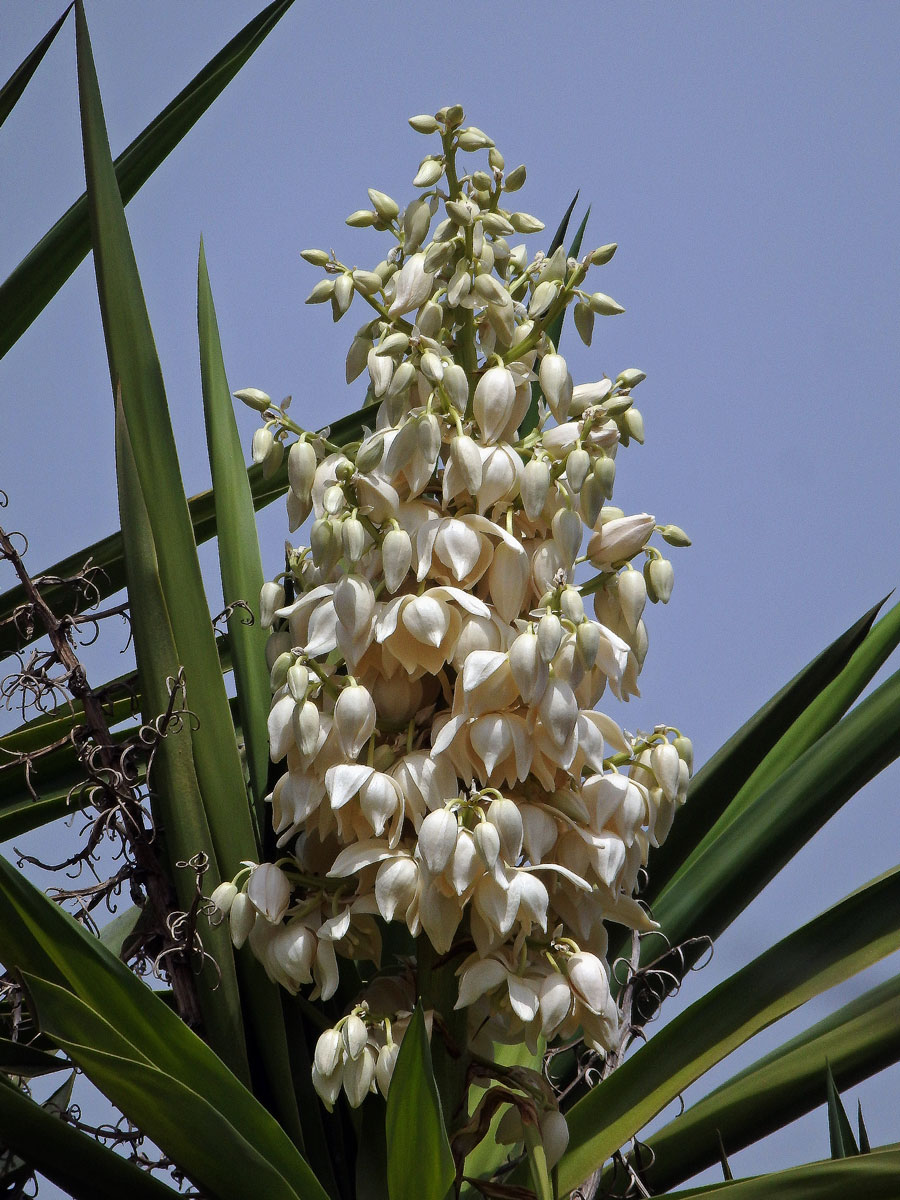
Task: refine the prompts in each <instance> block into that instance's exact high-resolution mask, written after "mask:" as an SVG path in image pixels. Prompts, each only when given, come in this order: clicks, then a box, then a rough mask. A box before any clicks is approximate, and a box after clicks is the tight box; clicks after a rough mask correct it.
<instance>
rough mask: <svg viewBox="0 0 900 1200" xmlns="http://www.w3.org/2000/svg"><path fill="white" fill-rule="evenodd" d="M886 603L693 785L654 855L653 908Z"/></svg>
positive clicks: (819, 659) (745, 728)
mask: <svg viewBox="0 0 900 1200" xmlns="http://www.w3.org/2000/svg"><path fill="white" fill-rule="evenodd" d="M883 603H884V601H883V600H882V601H881V602H880V603H879V604H876V605H875V606H874V607H872V608H871V609H869V611H868V612H867V613H865V614H864V615H863V616H862V617H860V619H859V620H858V621H856V622H855V623H854V624H853V625H851V626H850V628H849V629H847V630H846V631H845V632H844V633H842V634H841V636H840V637H838V638H836V639H835V640H834V641H833V642H832V643H831V645H830V646H827V647H826V648H825V649H824V650H823V651H822V652H821V654H818V655H816V657H815V658H814V659H813V660H812V661H811V662H809V663H807V665H806V666H805V667H804V668H803V670H802V671H800V672H798V673H797V674H796V675H795V676H794V678H793V679H791V680H790V681H789V682H788V683H786V684H785V686H784V687H783V688H782V689H781V691H779V692H777V693H776V694H775V695H774V696H773V697H772V699H771V700H769V701H767V703H766V704H764V705H763V706H762V707H761V708H760V709H758V710H757V711H756V712H755V713H754V714H753V716H752V717H751V718H750V720H749V721H746V722H745V723H744V724H743V725H742V726H741V728H740V729H738V730H737V732H736V733H734V734H733V735H732V736H731V737H730V738H729V739H728V741H727V742H726V743H725V744H724V745H723V746H721V747H720V749H719V750H717V751H716V753H715V754H714V755H713V756H712V758H710V759H709V761H708V762H707V763H705V764H704V766H703V767H702V768H701V769H700V770H699V771H698V772H697V774H696V776H695V777H694V779H693V780H692V781H691V785H690V790H689V792H688V803H687V804H685V806H684V808H683V809H681V810H680V811H679V813H678V820H677V821H676V822H675V824H674V825H673V827H672V831H671V833H670V834H669V836H668V838H667V839H666V841H665V842H664V843H663V845H662V846H661V847H660V848H659V849H658V850H654V851H651V855H650V864H649V876H650V884H649V890H648V894H647V899H648V900H649V901H650V903H651V904H652V903H653V900H654V898H655V897H656V896H657V895H658V894H659V892H660V891H661V889H662V888H663V887H664V886H665V884H666V883H667V882H668V881H669V880H670V879H671V877H672V876H673V875H674V874H675V872H676V871H677V870H678V868H679V867H680V866H681V865H682V863H683V862H684V861H685V859H686V858H687V856H688V855H689V854H690V853H691V851H692V850H693V849H694V847H695V846H696V845H697V844H698V843H699V841H700V840H701V838H702V837H703V836H704V835H705V834H706V832H707V830H708V829H710V828H711V827H712V825H713V824H714V823H715V822H716V821H717V820H718V818H719V817H720V816H721V814H722V813H723V812H724V810H725V809H726V808H727V807H728V805H729V803H730V802H731V800H732V799H733V797H734V796H735V795H736V794H737V792H738V790H739V789H740V788H741V787H742V786H743V784H744V783H745V782H746V781H747V779H749V777H750V775H751V774H752V773H753V771H755V770H756V768H757V767H758V766H759V764H760V763H761V762H762V760H763V759H764V758H765V757H766V755H767V754H768V753H769V751H770V750H771V749H772V747H773V746H774V745H775V744H776V743H777V742H778V741H779V739H780V738H781V737H782V736H783V735H784V734H785V733H786V732H787V730H788V729H790V727H791V725H793V723H794V722H795V721H796V720H797V718H798V717H799V716H800V715H801V714H802V713H803V712H804V711H805V709H806V708H807V707H808V706H809V705H810V704H811V703H812V702H813V700H815V698H816V697H817V696H818V695H819V694H820V692H822V690H823V689H824V688H825V687H827V685H828V684H829V683H830V682H831V681H832V680H833V679H834V678H835V677H836V676H837V675H838V674H839V673H840V672H841V671H842V670H843V669H844V667H845V666H846V665H847V663H848V662H849V661H850V658H851V657H852V655H853V653H854V651H855V650H856V649H857V647H858V646H859V645H860V644H861V643H862V641H863V640H864V638H865V637H866V635H867V634H868V632H869V630H870V629H871V627H872V623H873V622H874V620H875V617H876V616H877V615H878V610H879V609H880V608H881V605H882V604H883Z"/></svg>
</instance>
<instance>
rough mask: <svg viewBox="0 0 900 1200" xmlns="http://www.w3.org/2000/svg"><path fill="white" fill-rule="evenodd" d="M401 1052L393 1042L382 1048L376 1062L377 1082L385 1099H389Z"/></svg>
mask: <svg viewBox="0 0 900 1200" xmlns="http://www.w3.org/2000/svg"><path fill="white" fill-rule="evenodd" d="M399 1052H400V1047H399V1045H398V1044H397V1043H396V1042H391V1043H390V1044H389V1045H385V1046H382V1047H381V1049H380V1050H379V1051H378V1058H377V1059H376V1060H375V1082H376V1083H377V1084H378V1090H379V1092H381V1094H382V1096H384V1098H385V1099H387V1094H388V1088H389V1087H390V1086H391V1076H392V1075H393V1074H394V1067H395V1066H396V1065H397V1055H398V1053H399Z"/></svg>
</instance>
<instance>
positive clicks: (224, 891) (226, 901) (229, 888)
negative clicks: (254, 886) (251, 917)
mask: <svg viewBox="0 0 900 1200" xmlns="http://www.w3.org/2000/svg"><path fill="white" fill-rule="evenodd" d="M237 894H238V890H237V888H236V887H235V886H234V884H233V883H231V882H226V883H220V884H219V886H218V887H217V888H214V889H213V894H212V895H211V896H210V898H209V902H210V904H212V905H213V906H214V908H215V912H214V913H213V914H212V915H211V916H210V921H211V922H212V923H213V924H216V925H218V924H219V923H220V922H221V921H222V919H223V917H227V916H228V914H229V912H231V906H232V904H233V903H234V900H235V897H236V896H237ZM214 918H215V919H214Z"/></svg>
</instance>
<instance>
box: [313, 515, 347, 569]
mask: <svg viewBox="0 0 900 1200" xmlns="http://www.w3.org/2000/svg"><path fill="white" fill-rule="evenodd" d="M309 547H310V550H311V551H312V556H313V562H314V563H315V564H316V566H317V567H319V568H320V569H321V570H323V571H330V570H331V568H332V567H333V566H334V564H335V563H336V562H337V560H338V559H339V558H340V554H341V539H340V536H339V534H338V532H337V531H336V530H335V527H334V523H333V522H332V521H331V520H329V518H328V517H320V518H319V519H318V520H317V521H313V523H312V527H311V529H310V531H309Z"/></svg>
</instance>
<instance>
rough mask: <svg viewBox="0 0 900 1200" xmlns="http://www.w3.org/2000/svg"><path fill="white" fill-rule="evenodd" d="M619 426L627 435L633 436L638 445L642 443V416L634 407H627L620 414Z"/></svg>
mask: <svg viewBox="0 0 900 1200" xmlns="http://www.w3.org/2000/svg"><path fill="white" fill-rule="evenodd" d="M621 426H624V432H625V433H626V434H627V436H628V437H630V438H634V440H635V441H636V442H638V443H639V445H641V446H643V444H644V418H643V417H642V416H641V414H640V413H639V412H638V410H637V409H636V408H629V409H628V411H627V412H626V413H624V414H623V416H622V421H621V425H620V428H621Z"/></svg>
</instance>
